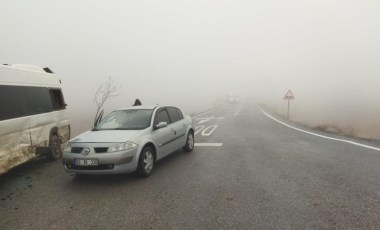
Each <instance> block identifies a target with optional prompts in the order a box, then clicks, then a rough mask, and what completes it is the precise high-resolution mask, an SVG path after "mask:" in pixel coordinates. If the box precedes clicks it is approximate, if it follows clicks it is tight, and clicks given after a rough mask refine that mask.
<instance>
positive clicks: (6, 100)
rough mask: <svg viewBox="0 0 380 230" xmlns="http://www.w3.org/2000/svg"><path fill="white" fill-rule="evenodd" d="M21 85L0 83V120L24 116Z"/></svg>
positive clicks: (23, 99)
mask: <svg viewBox="0 0 380 230" xmlns="http://www.w3.org/2000/svg"><path fill="white" fill-rule="evenodd" d="M25 112H26V111H25V97H24V92H23V88H22V87H18V86H8V85H0V121H1V120H7V119H12V118H17V117H22V116H25Z"/></svg>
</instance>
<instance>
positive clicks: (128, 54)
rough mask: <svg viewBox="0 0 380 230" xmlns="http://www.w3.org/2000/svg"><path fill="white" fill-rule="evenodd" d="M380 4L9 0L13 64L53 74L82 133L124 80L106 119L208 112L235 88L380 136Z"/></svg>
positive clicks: (316, 119)
mask: <svg viewBox="0 0 380 230" xmlns="http://www.w3.org/2000/svg"><path fill="white" fill-rule="evenodd" d="M379 23H380V2H379V1H376V0H362V1H353V0H346V1H338V0H335V1H334V0H329V1H327V0H325V1H311V0H294V1H282V0H266V1H253V0H251V1H242V0H235V1H224V0H209V1H200V0H191V1H178V0H161V1H142V0H139V1H96V2H95V1H70V0H66V1H60V2H57V1H47V0H46V1H41V0H36V1H26V0H20V1H17V0H16V1H15V0H0V60H1V63H9V64H15V63H23V64H34V65H38V66H41V67H46V66H48V67H50V68H51V69H52V70H53V71H54V72H55V73H57V74H58V75H59V76H60V78H61V80H62V84H63V90H64V94H65V99H66V102H67V103H68V109H69V114H70V119H71V121H72V127H73V131H74V133H75V134H77V133H79V132H81V131H84V130H86V129H88V128H89V127H90V126H91V123H92V120H93V116H94V114H95V110H96V107H95V103H94V102H93V97H94V93H95V91H96V89H97V87H98V86H99V84H101V83H103V82H105V81H107V79H108V77H112V79H113V80H114V81H115V83H116V84H118V85H121V86H122V88H121V89H120V91H119V94H120V95H119V96H118V97H113V98H111V99H110V100H109V101H108V102H107V103H106V106H105V109H106V112H109V111H111V110H112V109H114V108H119V107H126V106H129V105H131V104H132V103H133V102H134V100H135V99H136V98H139V99H140V100H141V101H142V103H143V104H171V105H177V106H179V107H181V108H183V109H184V110H185V112H186V113H188V114H191V113H197V112H200V111H202V110H205V109H207V108H210V107H212V106H214V105H216V104H218V103H220V102H222V101H223V100H225V97H226V95H227V94H229V93H233V94H236V95H239V96H240V97H242V98H245V97H246V98H248V99H251V98H255V99H256V100H257V103H258V104H261V105H263V106H266V107H267V108H268V109H270V110H272V111H273V112H276V113H278V114H280V115H284V114H286V107H287V102H286V101H284V100H283V96H284V95H285V93H286V92H287V90H288V89H291V90H292V91H293V93H294V95H295V97H296V100H294V101H292V102H291V119H292V120H293V121H296V122H300V123H304V124H307V125H309V126H313V127H314V126H321V125H332V126H337V127H340V129H342V130H351V131H352V132H351V133H352V134H354V135H355V136H360V137H365V138H377V139H380V96H379V92H378V87H379V86H380V77H379V72H380V69H379V63H380V44H379V40H380V30H379Z"/></svg>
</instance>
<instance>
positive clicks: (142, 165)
mask: <svg viewBox="0 0 380 230" xmlns="http://www.w3.org/2000/svg"><path fill="white" fill-rule="evenodd" d="M155 161H156V157H155V153H154V150H153V149H152V148H151V147H149V146H146V147H144V148H143V150H142V151H141V153H140V157H139V163H138V166H137V175H139V176H140V177H148V176H150V175H151V174H152V172H153V169H154V166H155V163H156V162H155Z"/></svg>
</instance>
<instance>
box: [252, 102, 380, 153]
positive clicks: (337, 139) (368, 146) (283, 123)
mask: <svg viewBox="0 0 380 230" xmlns="http://www.w3.org/2000/svg"><path fill="white" fill-rule="evenodd" d="M259 109H260V110H261V112H262V113H263V114H265V115H266V116H267V117H269V118H270V119H272V120H274V121H277V122H278V123H280V124H282V125H285V126H287V127H289V128H291V129H294V130H297V131H300V132H303V133H307V134H310V135H314V136H317V137H321V138H325V139H329V140H333V141H340V142H345V143H349V144H352V145H356V146H360V147H363V148H367V149H372V150H376V151H380V148H376V147H373V146H370V145H364V144H360V143H358V142H354V141H349V140H345V139H339V138H334V137H328V136H324V135H321V134H317V133H312V132H309V131H306V130H302V129H299V128H296V127H293V126H291V125H288V124H286V123H285V122H282V121H280V120H278V119H276V118H274V117H272V116H271V115H269V114H268V113H266V112H265V111H264V110H263V109H262V108H260V107H259Z"/></svg>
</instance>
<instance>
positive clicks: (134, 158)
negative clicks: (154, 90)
mask: <svg viewBox="0 0 380 230" xmlns="http://www.w3.org/2000/svg"><path fill="white" fill-rule="evenodd" d="M98 122H99V123H98V124H96V125H95V128H93V129H92V130H90V131H87V132H85V133H83V134H81V135H79V136H77V137H75V138H73V139H72V140H70V141H69V145H68V146H67V148H66V149H65V150H64V151H63V157H62V163H63V166H64V168H65V170H66V171H67V172H69V173H77V174H115V173H129V172H134V171H137V173H138V174H139V175H140V176H144V177H146V176H149V175H150V174H151V173H152V171H153V169H154V166H155V163H156V161H158V160H160V159H162V158H163V157H165V156H167V155H169V154H170V153H173V152H174V151H176V150H178V149H181V148H183V150H184V151H186V152H191V151H193V148H194V127H193V121H192V118H190V117H189V116H185V115H183V113H182V112H181V110H180V109H178V108H176V107H172V106H154V107H145V106H144V107H143V106H133V107H130V108H126V109H120V110H115V111H113V112H111V113H110V114H109V115H108V116H106V117H105V118H104V119H103V120H102V121H98Z"/></svg>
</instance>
